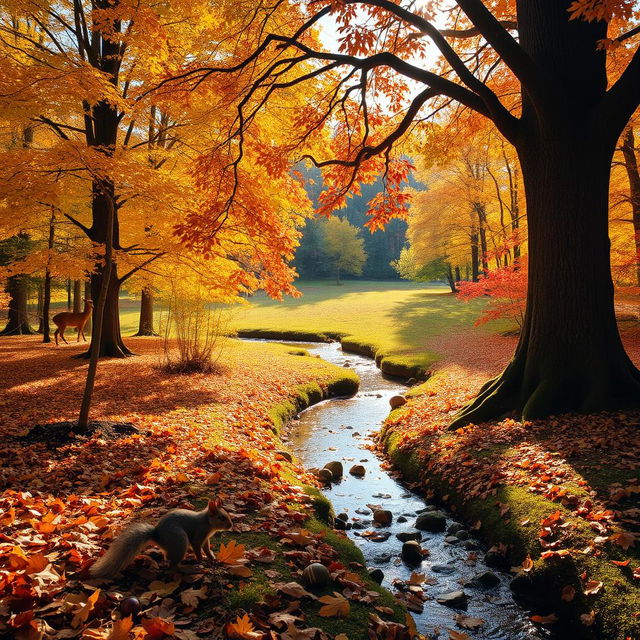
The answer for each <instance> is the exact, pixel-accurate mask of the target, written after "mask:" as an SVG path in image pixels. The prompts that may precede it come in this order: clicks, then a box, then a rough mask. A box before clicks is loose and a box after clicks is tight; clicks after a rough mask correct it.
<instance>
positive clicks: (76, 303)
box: [73, 280, 83, 313]
mask: <svg viewBox="0 0 640 640" xmlns="http://www.w3.org/2000/svg"><path fill="white" fill-rule="evenodd" d="M82 307H83V304H82V281H80V280H74V281H73V313H80V312H81V311H82Z"/></svg>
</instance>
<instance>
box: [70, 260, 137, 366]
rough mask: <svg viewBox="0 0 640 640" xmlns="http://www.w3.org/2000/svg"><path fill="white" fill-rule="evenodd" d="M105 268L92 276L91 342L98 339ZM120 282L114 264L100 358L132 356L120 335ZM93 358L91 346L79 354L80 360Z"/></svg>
mask: <svg viewBox="0 0 640 640" xmlns="http://www.w3.org/2000/svg"><path fill="white" fill-rule="evenodd" d="M102 276H103V266H102V265H100V266H99V268H98V271H97V272H96V273H93V274H91V299H92V300H93V315H92V319H93V327H94V329H93V333H92V334H91V342H92V343H93V341H94V340H95V339H96V335H97V330H96V327H97V325H96V322H97V311H96V309H97V307H98V302H99V300H100V291H101V288H102ZM119 296H120V280H119V279H118V273H117V266H116V264H115V263H114V264H113V267H112V271H111V278H110V282H109V287H108V289H107V296H106V300H105V304H104V313H103V317H102V332H101V336H100V350H99V352H98V355H99V357H100V358H103V357H105V356H106V357H111V358H126V357H128V356H132V355H134V354H133V351H131V350H130V349H129V348H128V347H127V346H126V345H125V344H124V342H123V341H122V336H121V333H120V311H119V303H118V300H119ZM90 356H91V345H89V350H88V351H86V352H85V353H81V354H79V355H78V356H77V357H78V358H89V357H90Z"/></svg>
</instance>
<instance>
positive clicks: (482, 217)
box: [474, 203, 489, 276]
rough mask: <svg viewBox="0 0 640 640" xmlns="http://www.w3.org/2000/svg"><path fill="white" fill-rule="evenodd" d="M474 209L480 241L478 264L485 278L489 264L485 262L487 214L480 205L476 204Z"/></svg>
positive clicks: (487, 249)
mask: <svg viewBox="0 0 640 640" xmlns="http://www.w3.org/2000/svg"><path fill="white" fill-rule="evenodd" d="M474 209H475V210H476V213H477V214H478V236H479V240H480V256H479V257H480V262H481V264H482V273H483V274H484V275H485V276H486V275H487V274H488V273H489V263H488V262H487V253H488V251H489V247H488V246H487V212H486V209H485V208H484V205H483V204H482V203H476V204H475V205H474Z"/></svg>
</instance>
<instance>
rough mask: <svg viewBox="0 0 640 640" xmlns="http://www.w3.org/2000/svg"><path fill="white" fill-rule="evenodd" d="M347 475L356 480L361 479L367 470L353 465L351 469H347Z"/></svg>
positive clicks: (359, 465)
mask: <svg viewBox="0 0 640 640" xmlns="http://www.w3.org/2000/svg"><path fill="white" fill-rule="evenodd" d="M349 473H350V474H351V475H352V476H355V477H356V478H363V477H364V476H365V475H366V473H367V470H366V469H365V468H364V467H363V466H362V465H361V464H354V465H353V467H351V469H349Z"/></svg>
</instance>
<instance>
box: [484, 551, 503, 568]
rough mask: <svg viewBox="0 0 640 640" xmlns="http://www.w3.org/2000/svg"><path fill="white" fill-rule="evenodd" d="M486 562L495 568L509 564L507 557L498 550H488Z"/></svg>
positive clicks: (485, 556) (488, 565)
mask: <svg viewBox="0 0 640 640" xmlns="http://www.w3.org/2000/svg"><path fill="white" fill-rule="evenodd" d="M484 563H485V564H486V565H487V567H492V568H493V569H500V568H504V567H506V566H507V560H506V558H505V557H504V556H503V555H502V554H501V553H498V552H496V551H487V553H485V555H484Z"/></svg>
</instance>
